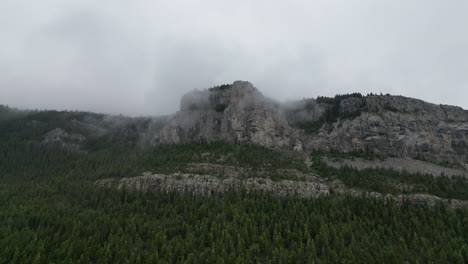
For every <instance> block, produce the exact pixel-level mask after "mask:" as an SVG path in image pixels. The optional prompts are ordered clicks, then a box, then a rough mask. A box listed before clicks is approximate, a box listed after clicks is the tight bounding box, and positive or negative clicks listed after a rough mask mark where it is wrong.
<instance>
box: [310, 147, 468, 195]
mask: <svg viewBox="0 0 468 264" xmlns="http://www.w3.org/2000/svg"><path fill="white" fill-rule="evenodd" d="M313 160H314V169H315V170H316V171H317V172H318V173H319V174H320V175H321V176H323V177H326V178H337V179H340V180H342V181H343V183H344V184H346V185H347V186H349V187H354V188H361V189H366V190H371V191H376V192H380V193H384V194H385V193H389V194H403V193H429V194H433V195H436V196H439V197H442V198H448V199H461V200H468V180H467V179H466V178H464V177H451V178H449V177H447V176H443V175H441V176H437V177H434V176H432V175H429V174H421V173H408V172H399V171H395V170H389V169H365V170H357V169H355V168H350V167H344V168H341V169H336V168H332V167H330V166H328V165H327V164H326V163H325V162H323V161H322V154H318V153H315V154H314V155H313ZM399 183H403V184H406V185H408V186H411V188H410V189H407V190H405V189H401V188H398V187H397V185H398V184H399Z"/></svg>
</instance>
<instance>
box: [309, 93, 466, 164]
mask: <svg viewBox="0 0 468 264" xmlns="http://www.w3.org/2000/svg"><path fill="white" fill-rule="evenodd" d="M356 101H360V102H358V103H356ZM358 108H360V109H358ZM346 111H347V112H348V113H349V112H353V113H360V114H359V115H357V116H356V117H354V118H340V119H339V120H337V121H336V122H334V123H331V124H325V125H323V127H322V128H321V129H320V130H319V131H318V133H317V134H316V135H313V136H310V137H308V138H306V141H307V143H305V145H306V148H312V149H327V150H330V149H333V150H339V151H342V152H351V151H355V150H366V151H371V152H373V153H379V154H383V155H387V156H395V157H411V158H425V159H429V160H434V161H448V162H456V163H465V164H466V163H467V161H468V158H467V154H468V111H466V110H463V109H461V108H459V107H454V106H444V105H434V104H430V103H426V102H423V101H421V100H416V99H411V98H405V97H401V96H368V97H365V98H362V99H358V98H349V99H345V100H343V101H342V102H341V103H340V115H343V114H344V113H346Z"/></svg>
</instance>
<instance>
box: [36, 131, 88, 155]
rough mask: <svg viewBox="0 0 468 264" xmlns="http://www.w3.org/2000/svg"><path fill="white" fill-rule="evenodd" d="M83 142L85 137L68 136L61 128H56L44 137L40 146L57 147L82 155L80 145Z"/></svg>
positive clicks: (78, 135) (77, 135)
mask: <svg viewBox="0 0 468 264" xmlns="http://www.w3.org/2000/svg"><path fill="white" fill-rule="evenodd" d="M84 140H85V137H84V136H83V135H80V134H69V133H67V132H66V131H65V130H63V129H61V128H56V129H54V130H51V131H49V132H48V133H47V134H46V135H45V137H44V139H43V140H42V145H44V146H49V147H58V148H62V149H64V150H66V151H70V152H78V153H83V152H84V151H83V150H82V147H81V144H82V143H83V141H84Z"/></svg>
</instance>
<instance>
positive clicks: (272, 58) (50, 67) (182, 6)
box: [0, 0, 468, 115]
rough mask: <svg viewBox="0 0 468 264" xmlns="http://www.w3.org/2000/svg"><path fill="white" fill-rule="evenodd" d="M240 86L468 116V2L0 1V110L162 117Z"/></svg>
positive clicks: (280, 95) (281, 96)
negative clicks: (200, 92)
mask: <svg viewBox="0 0 468 264" xmlns="http://www.w3.org/2000/svg"><path fill="white" fill-rule="evenodd" d="M235 80H248V81H250V82H252V83H253V84H254V85H255V86H256V87H257V88H258V89H260V91H261V92H262V93H263V94H265V95H267V96H269V97H272V98H275V99H278V100H288V99H299V98H303V97H316V96H317V95H327V96H332V95H335V94H337V93H350V92H361V93H363V94H366V93H369V92H374V93H375V92H383V93H391V94H399V95H400V94H401V95H405V96H410V97H416V98H420V99H423V100H426V101H430V102H434V103H444V104H453V105H459V106H462V107H463V108H465V109H468V1H466V0H450V1H443V0H386V1H381V0H342V1H337V0H313V1H311V0H307V1H293V0H288V1H284V0H282V1H279V0H278V1H275V0H255V1H252V0H245V1H244V0H236V1H221V0H204V1H195V0H191V1H188V0H187V1H179V0H167V1H165V0H132V1H129V0H125V1H123V0H109V1H105V0H100V1H96V0H41V1H34V0H1V1H0V104H7V105H11V106H16V107H21V108H33V109H69V110H87V111H96V112H104V113H113V114H118V113H122V114H127V115H149V114H151V115H154V114H166V113H170V112H173V111H176V110H177V109H178V107H179V99H180V96H181V95H182V94H184V93H185V92H187V91H190V90H192V89H195V88H200V89H201V88H207V87H210V86H213V85H216V84H221V83H232V82H233V81H235Z"/></svg>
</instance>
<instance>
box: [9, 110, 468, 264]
mask: <svg viewBox="0 0 468 264" xmlns="http://www.w3.org/2000/svg"><path fill="white" fill-rule="evenodd" d="M86 116H87V114H85V113H78V112H76V113H75V112H50V116H49V115H48V114H47V113H41V112H36V113H35V115H34V116H33V117H31V116H29V115H26V116H23V117H21V118H20V117H18V118H16V119H9V120H8V121H4V122H0V223H1V224H0V263H210V264H211V263H406V262H407V263H417V262H418V261H419V262H420V263H466V262H467V260H468V246H467V245H468V211H466V210H464V211H448V210H446V208H444V207H436V208H425V207H415V206H412V205H409V204H404V205H402V206H397V205H395V204H394V203H393V202H391V201H388V202H384V201H379V200H373V199H367V198H355V197H354V198H353V197H344V196H337V195H333V196H331V197H322V198H318V199H295V198H276V197H271V196H269V195H263V196H259V195H254V194H247V193H246V192H244V191H240V192H229V193H228V194H226V195H224V196H222V197H218V196H214V197H202V196H189V195H180V194H175V193H158V194H145V193H127V192H124V191H117V190H112V189H101V188H97V187H95V186H94V185H93V182H94V181H95V180H96V179H101V178H109V177H124V176H133V175H138V174H140V173H141V172H143V171H146V170H152V171H154V172H175V171H179V170H181V171H183V168H184V165H186V164H187V163H191V162H210V163H222V164H228V165H237V166H243V167H249V168H258V169H272V171H273V170H274V169H287V168H289V169H299V170H302V171H307V168H305V166H304V163H303V160H301V159H300V158H298V157H297V156H295V155H292V154H290V153H283V152H277V151H273V150H269V149H266V148H262V147H257V146H251V145H238V144H231V145H230V144H223V143H219V142H213V143H190V144H180V145H159V146H156V147H145V146H141V144H140V143H141V142H140V141H139V138H138V137H137V136H135V135H136V134H138V132H139V131H140V129H141V128H147V127H148V126H150V124H148V123H147V122H148V121H147V120H146V119H142V120H140V121H138V122H136V121H135V122H123V124H122V125H119V126H111V125H113V124H114V123H108V126H109V128H113V129H109V130H108V132H106V133H105V134H103V135H93V133H91V132H90V131H92V130H89V129H87V128H83V127H81V125H80V126H76V125H75V126H74V125H71V124H69V123H70V122H71V120H78V121H80V122H85V121H88V120H89V118H90V117H92V119H93V120H94V119H97V120H102V122H103V123H105V124H107V123H106V122H107V121H106V119H105V118H104V117H103V116H102V117H101V116H99V115H96V116H93V115H90V116H88V117H86ZM33 120H34V121H37V123H36V122H33V123H30V122H31V121H33ZM73 123H75V124H76V122H73ZM103 126H107V125H103ZM56 127H61V128H64V129H67V131H68V132H70V133H78V132H77V131H80V132H82V133H83V134H86V135H87V136H88V137H89V138H88V139H87V142H86V143H85V145H86V147H85V149H86V150H87V151H88V154H82V153H81V154H80V153H71V152H66V151H63V150H60V149H59V148H49V147H44V146H42V145H41V144H40V141H41V140H42V138H43V136H44V134H45V133H47V132H48V131H50V130H51V129H54V128H56ZM206 153H209V155H207V156H206V155H204V154H206ZM314 157H315V156H314ZM314 161H315V163H314V166H315V167H314V169H315V170H318V171H321V172H322V173H324V175H325V176H329V177H331V176H330V175H331V174H332V173H338V175H341V176H339V177H341V178H343V179H344V177H349V180H346V182H347V184H350V185H359V186H360V185H362V186H369V188H380V185H378V183H377V182H375V181H374V183H375V184H377V185H376V186H373V185H372V184H369V183H367V182H366V181H364V182H360V181H359V175H358V174H356V175H355V174H354V173H355V171H353V170H352V169H349V168H348V169H346V170H348V171H349V172H348V173H345V172H346V170H343V171H331V170H330V169H329V168H325V167H323V163H320V160H315V159H314ZM321 166H322V167H321ZM326 171H329V173H330V174H326ZM366 173H367V172H364V174H363V175H364V176H366V175H367V174H366ZM346 175H351V176H346ZM383 176H384V177H383V178H382V179H381V180H384V181H387V178H388V177H393V176H388V175H383ZM269 177H271V178H272V179H277V180H279V179H285V178H284V175H281V174H274V173H272V174H270V175H269ZM398 177H399V178H397V177H396V176H395V177H394V178H395V179H398V180H401V181H404V180H405V178H406V177H408V175H405V174H402V175H400V176H398ZM421 177H422V176H421ZM364 178H365V177H364ZM409 179H410V180H411V181H414V182H417V183H418V184H420V182H423V181H425V178H424V179H423V178H414V179H413V178H411V177H410V178H409ZM431 179H432V178H431ZM433 180H434V185H437V186H438V187H437V188H439V189H440V190H443V191H445V192H446V193H449V192H454V193H456V194H457V195H461V194H462V189H465V190H467V189H468V188H467V187H466V185H463V184H466V182H463V181H461V180H460V182H458V183H457V184H456V185H458V187H459V190H453V189H450V188H455V186H454V185H453V183H452V182H451V180H450V179H447V178H440V179H439V178H437V179H433ZM463 195H464V194H463Z"/></svg>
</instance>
